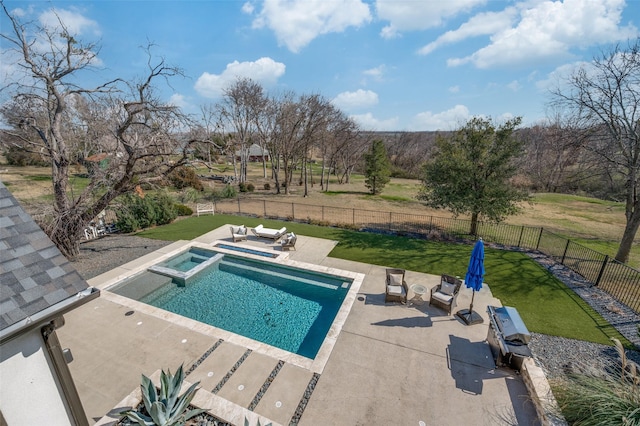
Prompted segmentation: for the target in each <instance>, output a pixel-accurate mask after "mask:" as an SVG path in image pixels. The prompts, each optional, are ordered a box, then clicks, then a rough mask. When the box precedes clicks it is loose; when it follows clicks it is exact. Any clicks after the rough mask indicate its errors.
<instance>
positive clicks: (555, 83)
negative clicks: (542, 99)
mask: <svg viewBox="0 0 640 426" xmlns="http://www.w3.org/2000/svg"><path fill="white" fill-rule="evenodd" d="M580 67H584V68H585V69H588V67H589V63H588V62H583V61H580V62H574V63H571V64H564V65H561V66H559V67H558V68H556V69H555V70H553V71H552V72H550V73H549V74H548V75H547V77H546V78H545V79H543V80H538V81H537V82H536V87H537V88H538V90H540V91H549V90H554V89H557V88H558V87H560V86H561V85H563V84H564V82H565V81H566V79H567V77H569V76H570V75H571V74H573V73H574V72H575V71H576V70H578V68H580Z"/></svg>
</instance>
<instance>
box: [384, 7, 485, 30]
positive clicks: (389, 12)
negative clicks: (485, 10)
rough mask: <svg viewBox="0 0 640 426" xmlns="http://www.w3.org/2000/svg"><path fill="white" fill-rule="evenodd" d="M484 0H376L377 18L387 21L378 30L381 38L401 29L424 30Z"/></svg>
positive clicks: (466, 10)
mask: <svg viewBox="0 0 640 426" xmlns="http://www.w3.org/2000/svg"><path fill="white" fill-rule="evenodd" d="M484 3H486V0H440V1H414V0H411V1H408V0H377V1H376V11H377V15H378V18H379V19H381V20H383V21H389V25H387V26H386V27H384V28H383V29H382V31H381V32H380V36H381V37H383V38H394V37H397V36H398V35H399V33H400V32H402V31H415V30H424V29H427V28H432V27H437V26H438V25H441V24H442V22H443V20H445V19H446V18H450V17H453V16H456V15H457V14H459V13H462V12H468V11H469V10H471V9H472V8H473V7H475V6H477V5H481V4H484Z"/></svg>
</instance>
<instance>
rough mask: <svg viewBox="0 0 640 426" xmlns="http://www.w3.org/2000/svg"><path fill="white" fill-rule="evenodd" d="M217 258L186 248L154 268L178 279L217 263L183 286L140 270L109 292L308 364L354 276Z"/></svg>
mask: <svg viewBox="0 0 640 426" xmlns="http://www.w3.org/2000/svg"><path fill="white" fill-rule="evenodd" d="M194 255H195V256H194ZM219 256H220V253H217V252H216V251H214V250H205V251H203V250H202V249H193V248H191V249H190V250H188V251H185V252H182V253H180V254H178V255H177V256H174V257H172V258H170V259H169V260H167V261H164V262H159V264H158V265H155V266H160V267H161V268H169V269H172V268H175V271H176V273H178V274H180V273H185V271H183V270H184V269H186V270H187V271H186V273H189V267H191V268H192V269H196V268H199V267H201V265H202V264H203V263H205V262H207V261H209V260H211V259H217V260H216V261H214V262H212V263H211V264H210V265H208V266H206V267H205V268H204V269H202V270H200V271H199V272H198V273H197V274H195V275H194V276H193V277H190V278H187V279H186V280H184V281H181V280H179V279H178V280H176V279H175V278H172V277H170V276H167V275H161V274H159V273H157V271H155V272H149V271H145V272H143V273H141V274H138V275H135V276H133V277H131V278H129V279H127V280H125V281H124V282H122V283H119V284H117V285H116V286H114V287H112V288H110V289H109V291H111V292H114V293H116V294H120V295H122V296H126V297H129V298H132V299H134V300H138V301H140V302H142V303H145V304H148V305H151V306H155V307H157V308H160V309H163V310H166V311H169V312H173V313H175V314H178V315H181V316H185V317H187V318H191V319H193V320H196V321H199V322H203V323H205V324H209V325H212V326H214V327H218V328H221V329H224V330H227V331H229V332H232V333H236V334H239V335H242V336H246V337H248V338H250V339H253V340H256V341H259V342H262V343H266V344H268V345H271V346H274V347H277V348H280V349H282V350H285V351H288V352H292V353H295V354H298V355H300V356H303V357H306V358H311V359H313V358H314V357H315V356H316V354H317V353H318V351H319V350H320V348H321V346H322V344H323V342H324V340H325V337H326V335H327V333H328V332H329V330H330V328H331V327H332V325H333V323H334V320H335V318H336V315H337V313H338V312H339V310H340V309H341V307H342V305H343V303H344V301H345V297H346V295H347V294H348V292H349V290H350V289H351V285H352V283H353V278H350V277H344V276H338V275H332V274H327V273H322V272H318V271H312V270H308V269H304V268H298V267H294V266H290V265H284V264H280V263H277V262H269V261H261V260H258V259H253V258H247V257H243V256H241V255H232V254H224V257H222V258H220V257H219ZM149 270H150V271H153V270H154V268H153V267H152V268H149Z"/></svg>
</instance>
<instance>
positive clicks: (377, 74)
mask: <svg viewBox="0 0 640 426" xmlns="http://www.w3.org/2000/svg"><path fill="white" fill-rule="evenodd" d="M386 71H387V67H386V66H385V65H384V64H383V65H379V66H377V67H375V68H370V69H368V70H364V71H363V72H362V74H364V75H365V76H367V77H371V78H373V79H374V80H376V81H382V78H383V77H384V74H385V73H386Z"/></svg>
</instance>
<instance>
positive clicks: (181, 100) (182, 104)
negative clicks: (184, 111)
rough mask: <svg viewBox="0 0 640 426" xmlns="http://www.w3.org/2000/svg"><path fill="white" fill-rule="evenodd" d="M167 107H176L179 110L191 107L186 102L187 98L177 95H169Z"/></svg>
mask: <svg viewBox="0 0 640 426" xmlns="http://www.w3.org/2000/svg"><path fill="white" fill-rule="evenodd" d="M169 105H173V106H177V107H179V108H186V107H188V106H191V105H190V104H189V102H188V101H187V98H185V97H184V95H181V94H179V93H174V94H173V95H171V97H170V98H169Z"/></svg>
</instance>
